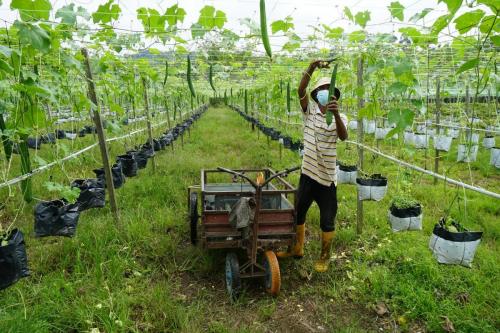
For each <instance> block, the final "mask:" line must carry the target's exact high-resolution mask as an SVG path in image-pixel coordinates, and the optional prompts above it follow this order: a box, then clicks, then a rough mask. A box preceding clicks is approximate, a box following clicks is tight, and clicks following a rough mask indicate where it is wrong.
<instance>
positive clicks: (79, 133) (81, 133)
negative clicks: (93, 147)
mask: <svg viewBox="0 0 500 333" xmlns="http://www.w3.org/2000/svg"><path fill="white" fill-rule="evenodd" d="M86 134H87V131H86V130H85V129H84V128H82V129H81V130H79V131H78V137H80V138H83V137H84V136H85V135H86Z"/></svg>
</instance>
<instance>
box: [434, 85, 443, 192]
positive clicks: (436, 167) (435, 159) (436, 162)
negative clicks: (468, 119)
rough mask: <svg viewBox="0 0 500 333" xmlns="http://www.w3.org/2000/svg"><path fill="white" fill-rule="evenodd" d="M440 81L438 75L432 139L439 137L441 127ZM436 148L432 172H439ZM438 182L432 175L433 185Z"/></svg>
mask: <svg viewBox="0 0 500 333" xmlns="http://www.w3.org/2000/svg"><path fill="white" fill-rule="evenodd" d="M440 89H441V82H440V81H439V77H438V78H437V81H436V135H435V136H434V141H435V140H436V138H437V137H439V134H440V130H441V127H440V126H439V120H440V119H439V118H440V117H441V97H440ZM435 150H436V156H435V157H434V173H438V172H439V150H438V149H435ZM437 182H438V178H437V177H434V185H436V184H437Z"/></svg>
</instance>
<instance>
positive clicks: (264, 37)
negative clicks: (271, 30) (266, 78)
mask: <svg viewBox="0 0 500 333" xmlns="http://www.w3.org/2000/svg"><path fill="white" fill-rule="evenodd" d="M260 32H261V35H262V43H263V44H264V49H266V53H267V55H268V56H269V58H270V59H271V60H272V59H273V54H272V51H271V43H269V34H268V33H267V19H266V1H265V0H260Z"/></svg>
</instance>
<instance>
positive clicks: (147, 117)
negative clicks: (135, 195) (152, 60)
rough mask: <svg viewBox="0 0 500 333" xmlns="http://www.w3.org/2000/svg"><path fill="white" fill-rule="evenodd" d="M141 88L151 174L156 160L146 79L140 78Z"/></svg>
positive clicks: (154, 169) (154, 168) (154, 170)
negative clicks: (151, 166) (151, 155)
mask: <svg viewBox="0 0 500 333" xmlns="http://www.w3.org/2000/svg"><path fill="white" fill-rule="evenodd" d="M142 86H143V88H144V111H146V123H147V126H148V139H149V144H150V145H151V149H153V157H152V158H151V160H152V163H153V173H155V172H156V160H155V155H156V154H155V151H154V150H155V149H154V142H153V129H152V128H151V115H150V113H149V102H148V84H147V82H146V78H145V77H144V76H143V77H142Z"/></svg>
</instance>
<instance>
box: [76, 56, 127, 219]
mask: <svg viewBox="0 0 500 333" xmlns="http://www.w3.org/2000/svg"><path fill="white" fill-rule="evenodd" d="M81 52H82V55H83V57H84V59H85V74H86V79H87V84H88V96H89V98H90V100H91V101H92V103H93V104H94V105H95V107H93V112H92V118H93V120H94V124H95V127H96V130H97V137H98V139H99V150H100V151H101V158H102V164H103V168H104V176H105V178H106V179H105V181H106V189H107V192H108V196H109V202H110V204H111V212H112V213H113V216H114V218H115V220H116V221H117V222H118V221H119V219H120V217H119V214H118V205H117V204H116V197H115V187H114V184H113V176H112V174H111V165H110V162H109V156H108V146H107V143H106V137H105V134H104V130H103V126H102V121H101V115H100V113H99V102H98V101H97V95H96V92H95V85H94V79H93V77H92V71H91V69H90V61H89V54H88V52H87V49H86V48H82V49H81Z"/></svg>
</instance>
